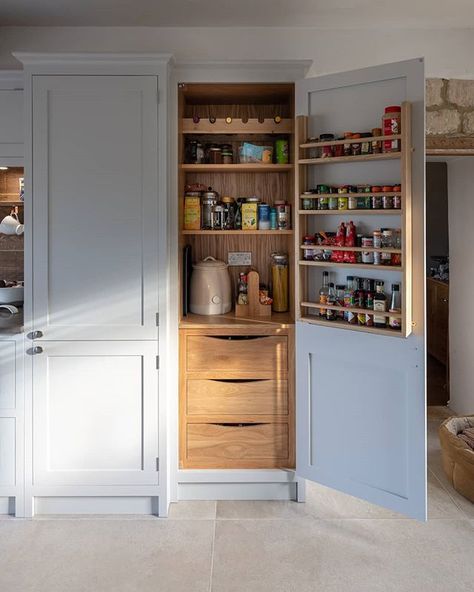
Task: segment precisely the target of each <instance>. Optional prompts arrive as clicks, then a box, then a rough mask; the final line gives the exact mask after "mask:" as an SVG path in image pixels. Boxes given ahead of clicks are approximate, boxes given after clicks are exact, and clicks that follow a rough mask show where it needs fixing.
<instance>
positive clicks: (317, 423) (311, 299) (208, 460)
mask: <svg viewBox="0 0 474 592" xmlns="http://www.w3.org/2000/svg"><path fill="white" fill-rule="evenodd" d="M390 105H400V106H401V129H400V130H396V134H395V136H394V137H392V138H387V137H385V136H383V135H382V136H380V135H377V136H376V137H370V138H368V139H366V142H370V145H371V147H372V146H373V144H372V142H375V145H376V146H377V142H382V143H383V142H385V141H387V140H391V141H392V142H393V141H394V142H395V144H392V146H395V148H393V147H392V149H391V150H390V151H385V150H384V151H383V152H382V151H381V150H380V152H379V151H378V150H377V149H376V150H375V151H374V152H372V150H370V152H371V153H370V154H364V153H360V152H358V151H352V148H351V145H352V144H353V143H359V142H360V139H359V142H358V141H357V139H355V138H354V139H351V140H349V141H348V142H346V143H347V144H349V148H348V149H347V150H348V153H346V155H343V153H338V152H337V151H336V150H337V149H336V146H337V145H339V146H340V148H342V145H343V144H344V142H343V141H337V140H334V138H328V139H327V140H326V141H325V140H324V138H320V140H322V141H320V140H318V139H316V140H315V139H313V138H315V137H316V138H319V136H321V135H322V134H327V133H332V134H336V137H337V136H339V137H341V136H342V135H343V134H344V132H345V131H346V130H352V131H353V132H358V131H359V130H360V131H364V130H371V129H372V128H376V127H381V124H380V121H381V118H382V115H383V113H384V109H385V108H386V107H387V106H390ZM278 126H281V127H278ZM280 137H285V138H287V140H288V142H289V146H290V158H289V162H288V163H287V164H284V165H282V164H278V163H275V162H273V163H268V164H248V163H245V162H242V161H239V156H238V154H239V146H240V145H241V144H242V143H243V142H252V139H253V141H254V143H256V144H258V143H260V144H267V143H272V142H273V141H274V140H275V139H277V138H280ZM190 138H193V139H194V140H196V141H198V142H199V143H200V144H202V145H206V144H208V145H212V144H214V143H221V144H226V145H227V146H232V148H233V154H234V161H233V162H232V163H226V164H220V163H219V164H209V163H204V164H203V163H198V164H189V162H188V161H186V160H185V159H186V154H187V152H186V144H187V143H188V144H189V139H190ZM379 146H381V144H380V145H379ZM359 147H360V146H359ZM377 148H378V146H377ZM177 152H178V161H179V164H178V187H177V193H178V195H177V200H178V204H179V206H178V208H177V211H178V220H179V230H178V245H177V246H178V254H177V258H176V260H177V261H179V262H180V263H181V262H182V256H183V249H184V248H185V246H186V245H189V246H190V247H191V249H192V253H193V262H194V263H196V262H197V261H199V260H201V259H203V258H205V257H207V256H212V257H215V258H217V259H220V260H223V261H225V262H227V260H228V257H229V253H231V252H233V251H237V252H250V253H251V257H252V266H253V267H255V268H256V269H257V271H259V273H260V278H261V281H263V282H264V283H265V284H268V283H269V258H270V253H271V252H272V251H278V252H282V251H284V252H285V253H287V254H288V255H289V257H290V276H291V277H292V279H291V281H290V284H289V294H290V295H289V301H290V305H289V309H288V312H287V313H286V314H285V315H283V316H280V315H278V314H272V315H271V316H270V317H268V318H266V319H262V318H256V317H254V318H250V319H245V321H243V320H242V319H241V318H239V317H238V316H236V314H235V312H234V311H231V312H229V313H227V314H224V315H214V316H199V315H193V314H189V313H188V314H180V315H179V316H180V320H179V327H180V329H179V332H180V353H179V372H180V380H179V393H180V395H179V397H180V399H179V467H180V468H179V471H178V480H179V481H180V483H181V484H182V485H183V487H182V488H181V495H182V497H183V498H186V497H188V493H187V491H188V490H187V488H186V486H187V485H189V484H191V483H192V484H193V485H194V486H195V489H194V490H192V489H191V491H193V492H194V493H195V494H196V496H199V493H198V488H197V485H198V483H200V482H203V481H206V479H207V480H208V481H211V480H212V483H214V484H217V485H216V486H215V487H214V489H213V490H212V491H211V490H209V492H210V494H211V495H212V493H213V494H214V496H215V497H218V496H219V495H222V497H229V496H231V495H232V493H231V494H229V492H228V491H227V492H226V491H225V490H224V489H219V486H218V485H219V484H222V483H226V484H228V483H229V482H232V481H234V482H238V481H239V480H242V481H244V480H247V482H250V481H252V476H251V475H252V473H253V474H254V479H253V482H254V484H255V483H257V482H259V481H260V480H261V481H263V480H264V479H265V478H266V479H267V480H271V477H269V476H268V474H264V471H268V470H274V471H275V470H278V469H279V470H280V472H281V473H285V472H286V474H294V473H293V469H294V470H295V474H296V475H297V476H299V477H304V478H306V479H310V480H313V481H317V482H319V483H322V484H324V485H327V486H329V487H333V488H336V489H339V490H341V491H345V492H347V493H350V494H352V495H355V496H358V497H361V498H364V499H367V500H369V501H371V502H374V503H377V504H379V505H382V506H386V507H388V508H391V509H394V510H396V511H399V512H402V513H405V514H407V515H410V516H413V517H417V518H421V519H423V518H424V517H425V516H426V446H425V437H426V436H425V429H426V425H425V294H424V172H423V171H424V68H423V60H411V61H408V62H401V63H396V64H389V65H384V66H378V67H375V68H369V69H364V70H359V71H354V72H347V73H343V74H337V75H331V76H324V77H320V78H315V79H311V78H308V79H305V80H302V81H297V82H296V84H295V86H294V88H293V87H292V86H290V85H286V86H285V85H278V84H273V85H272V84H261V83H258V84H255V83H254V84H229V83H228V82H227V81H225V79H224V81H223V82H219V81H215V82H214V83H209V82H208V83H207V84H204V81H202V82H201V83H195V82H194V83H186V82H182V81H181V84H180V85H179V88H178V143H177ZM339 154H341V155H339ZM198 184H200V185H201V187H207V186H209V187H212V188H213V189H214V190H216V191H218V192H219V193H220V194H221V195H226V196H233V197H234V198H236V197H239V196H246V197H248V196H251V195H257V196H258V197H260V199H261V201H264V202H267V203H270V204H274V203H275V202H276V201H277V200H284V201H286V202H287V203H288V204H289V205H290V207H291V210H292V226H291V229H287V230H286V231H283V232H282V231H281V230H280V231H279V230H245V229H243V230H240V229H239V230H209V229H203V228H202V227H201V228H197V229H194V230H187V229H186V228H185V224H184V220H185V215H184V201H185V200H184V195H185V191H186V190H187V191H189V190H197V189H198V188H199V185H198ZM357 185H366V186H370V187H380V186H384V185H391V186H392V187H393V186H395V188H393V189H391V190H385V191H386V192H387V193H388V195H387V198H389V199H393V198H396V200H397V203H399V204H400V207H398V208H396V209H384V208H383V207H381V206H377V207H373V206H372V207H370V209H369V208H366V207H365V206H363V205H358V206H357V207H354V205H352V206H351V211H349V210H348V209H347V208H345V207H344V205H343V207H342V208H339V207H338V208H336V209H335V210H334V209H330V210H328V209H322V208H320V207H319V206H318V205H313V207H307V203H308V200H310V201H311V200H312V203H313V204H318V203H319V200H320V199H321V198H323V199H327V198H329V197H330V191H329V189H326V190H325V191H323V190H322V189H320V190H319V195H314V194H313V195H308V193H310V192H311V190H312V189H314V188H316V187H318V186H319V187H320V188H324V187H326V188H329V187H334V186H337V187H345V189H344V190H343V191H342V190H341V189H340V190H339V196H340V197H341V198H343V199H345V200H349V199H350V198H355V197H356V196H355V195H352V194H353V193H355V192H356V191H357V190H355V189H352V187H354V186H357ZM376 191H377V190H376V189H373V192H374V193H375V192H376ZM325 192H326V193H327V195H325ZM359 197H360V196H359ZM367 197H370V198H372V197H373V196H372V195H370V196H366V198H367ZM352 203H353V204H354V203H355V202H354V201H353V200H352ZM364 203H367V202H366V201H364ZM375 203H377V202H375ZM303 204H305V205H303ZM350 221H351V222H352V223H353V224H354V225H355V226H356V227H357V229H358V233H361V234H363V235H364V236H372V233H373V231H374V230H377V229H381V228H385V229H387V228H389V229H396V230H397V231H400V236H401V240H400V245H395V246H389V247H387V246H382V247H381V246H380V245H378V246H377V245H376V246H372V247H371V246H368V248H365V249H361V248H360V247H358V246H356V245H352V246H354V248H352V249H351V248H350V246H347V247H346V246H343V245H340V246H341V249H340V250H339V251H338V256H337V257H334V256H332V253H333V252H334V251H336V250H337V249H336V248H335V245H336V244H337V243H332V248H331V243H330V242H329V243H326V245H325V248H324V247H319V249H318V248H316V247H315V245H314V244H312V245H311V246H308V235H310V236H313V237H314V236H315V235H319V236H321V235H322V236H331V233H332V232H334V231H335V230H336V228H337V227H338V226H339V225H340V223H341V222H345V223H346V224H349V222H350ZM308 249H310V250H311V251H312V252H313V253H314V252H319V253H320V254H321V256H317V255H316V256H314V257H308V256H307V253H306V251H307V250H308ZM362 251H364V252H365V256H366V257H367V259H368V260H366V261H361V260H360V258H359V256H358V253H360V252H362ZM348 252H350V257H347V258H346V257H345V256H344V253H348ZM341 253H342V255H341ZM371 255H375V256H377V260H376V262H374V260H373V258H372V256H371ZM379 258H383V259H384V263H385V264H384V265H382V264H381V263H377V261H378V260H379ZM388 260H390V262H389V263H388V264H387V261H388ZM246 269H248V267H247V268H246ZM246 269H243V268H239V267H231V268H230V274H231V280H232V285H233V295H234V299H235V293H236V281H237V277H238V275H237V274H238V272H239V271H245V270H246ZM323 271H326V272H328V273H329V274H330V281H332V282H334V284H337V285H340V284H345V283H346V278H347V276H356V277H358V278H367V279H371V280H374V281H379V282H382V281H383V282H384V286H385V291H386V292H390V289H391V285H392V283H393V284H398V285H399V286H400V293H401V309H400V311H397V312H389V311H388V310H387V311H386V313H385V316H384V318H383V319H382V321H380V319H378V321H379V324H383V325H385V326H383V327H379V326H373V325H372V322H369V323H366V322H365V321H364V323H362V322H361V321H358V322H356V323H355V324H352V323H349V322H347V321H345V320H344V315H343V314H341V313H344V309H343V307H341V305H338V304H337V303H332V304H330V306H329V308H330V309H331V310H333V312H334V315H332V318H331V315H327V310H328V306H322V305H321V303H320V299H319V290H320V288H321V286H322V283H323ZM179 275H180V281H181V283H180V286H181V288H183V284H184V282H185V277H186V274H185V273H183V270H182V269H180V272H179ZM182 294H183V291H182V290H180V295H181V297H182V298H183V297H185V296H182ZM179 308H180V312H181V310H182V301H180V307H179ZM322 313H324V314H322ZM346 313H351V315H356V316H360V317H362V316H363V317H364V319H366V318H367V316H370V315H367V312H366V310H365V309H364V310H362V309H360V308H358V307H357V306H356V305H351V307H349V309H348V310H346ZM394 316H397V324H398V328H396V329H394V328H392V327H391V326H390V322H389V321H390V320H391V319H392V318H393V317H394ZM328 318H329V319H331V320H328ZM346 318H347V317H346ZM209 474H210V475H211V477H209V476H208V475H209ZM242 475H244V477H242ZM206 476H207V477H206ZM243 487H244V488H245V486H243ZM211 489H212V488H211ZM234 493H235V492H234ZM242 497H244V498H245V494H243V495H242Z"/></svg>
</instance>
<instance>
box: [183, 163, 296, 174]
mask: <svg viewBox="0 0 474 592" xmlns="http://www.w3.org/2000/svg"><path fill="white" fill-rule="evenodd" d="M179 168H180V170H181V171H184V172H187V173H280V172H287V171H292V170H293V168H294V167H293V165H292V164H256V163H242V164H181V165H179Z"/></svg>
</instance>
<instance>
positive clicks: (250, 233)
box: [181, 230, 293, 237]
mask: <svg viewBox="0 0 474 592" xmlns="http://www.w3.org/2000/svg"><path fill="white" fill-rule="evenodd" d="M181 234H191V235H194V234H196V235H201V236H203V235H209V236H216V237H217V236H229V235H235V234H238V235H243V236H253V235H261V236H268V235H272V236H288V235H289V234H293V230H182V231H181Z"/></svg>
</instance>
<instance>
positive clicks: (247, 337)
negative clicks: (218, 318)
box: [207, 335, 271, 341]
mask: <svg viewBox="0 0 474 592" xmlns="http://www.w3.org/2000/svg"><path fill="white" fill-rule="evenodd" d="M207 337H210V338H211V339H225V340H227V341H250V340H252V339H266V338H267V337H271V335H208V336H207Z"/></svg>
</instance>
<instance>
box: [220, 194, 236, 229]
mask: <svg viewBox="0 0 474 592" xmlns="http://www.w3.org/2000/svg"><path fill="white" fill-rule="evenodd" d="M222 203H223V204H224V230H234V228H235V200H234V198H233V197H228V196H225V197H223V198H222Z"/></svg>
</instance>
